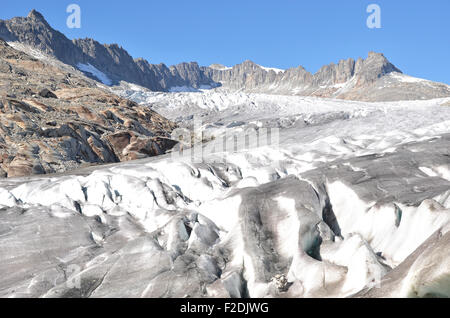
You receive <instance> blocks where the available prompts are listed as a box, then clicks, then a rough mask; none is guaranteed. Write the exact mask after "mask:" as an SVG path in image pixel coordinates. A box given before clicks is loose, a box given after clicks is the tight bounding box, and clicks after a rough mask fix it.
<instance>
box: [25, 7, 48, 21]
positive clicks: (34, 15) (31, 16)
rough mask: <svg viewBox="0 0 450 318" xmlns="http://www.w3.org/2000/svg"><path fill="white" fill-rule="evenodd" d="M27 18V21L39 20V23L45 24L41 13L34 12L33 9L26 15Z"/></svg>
mask: <svg viewBox="0 0 450 318" xmlns="http://www.w3.org/2000/svg"><path fill="white" fill-rule="evenodd" d="M27 18H29V19H34V20H39V21H42V22H45V23H47V20H45V18H44V16H43V15H42V13H40V12H39V11H37V10H35V9H32V10H31V11H30V13H28V16H27Z"/></svg>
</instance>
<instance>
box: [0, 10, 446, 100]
mask: <svg viewBox="0 0 450 318" xmlns="http://www.w3.org/2000/svg"><path fill="white" fill-rule="evenodd" d="M0 37H3V38H5V39H6V40H7V41H17V42H21V43H24V44H28V45H31V46H33V47H35V48H37V49H39V50H42V51H43V52H45V53H48V54H51V55H53V56H55V57H56V58H57V59H59V60H60V61H62V62H64V63H66V64H69V65H72V66H75V67H78V68H79V69H81V70H83V71H85V73H86V75H88V76H90V77H91V78H93V79H96V80H101V81H103V82H104V83H105V84H108V85H115V84H118V83H119V82H120V81H126V82H129V83H134V84H138V85H140V86H143V87H146V88H148V89H150V90H153V91H163V92H167V91H183V90H190V91H192V90H196V89H200V88H214V87H219V86H222V87H224V88H225V89H227V90H229V91H230V90H231V91H245V92H258V93H272V94H285V95H302V96H317V97H332V98H341V99H350V100H363V101H394V100H417V99H432V98H442V97H448V96H450V86H448V85H446V84H441V83H434V82H431V81H426V80H420V79H415V78H411V77H408V76H406V75H403V74H402V73H401V71H400V70H399V69H398V68H396V67H395V66H394V65H393V64H392V63H390V62H389V61H388V60H387V59H386V57H384V56H383V54H380V53H374V52H371V53H369V55H368V57H367V59H362V58H359V59H358V60H357V61H355V60H353V59H347V60H341V61H339V63H338V64H334V63H331V64H329V65H325V66H323V67H322V68H321V69H320V70H319V71H318V72H316V73H315V74H312V73H310V72H308V71H306V70H305V69H304V68H303V67H301V66H299V67H297V68H291V69H288V70H277V69H270V68H265V67H262V66H259V65H257V64H255V63H253V62H251V61H245V62H244V63H242V64H239V65H236V66H234V67H224V66H223V65H218V64H216V65H211V66H210V67H200V66H199V65H198V64H197V63H195V62H191V63H181V64H179V65H175V66H171V67H167V66H166V65H164V64H158V65H155V64H151V63H149V62H148V61H146V60H145V59H142V58H139V59H133V58H132V57H131V56H130V55H129V54H128V53H127V51H126V50H124V49H123V48H122V47H119V46H118V45H117V44H111V45H108V44H104V45H103V44H100V43H98V42H97V41H95V40H93V39H77V40H73V41H71V40H69V39H67V38H66V37H65V36H64V35H63V34H62V33H60V32H58V31H56V30H54V29H53V28H52V27H51V26H50V25H49V24H48V23H47V22H46V21H45V19H44V17H43V16H42V15H41V14H40V13H39V12H36V11H35V10H33V11H31V12H30V14H29V15H28V16H27V17H25V18H21V17H18V18H13V19H11V20H7V21H3V20H0ZM98 73H100V74H104V76H98ZM96 74H97V75H96ZM99 77H100V78H99ZM104 78H105V79H106V80H105V79H104Z"/></svg>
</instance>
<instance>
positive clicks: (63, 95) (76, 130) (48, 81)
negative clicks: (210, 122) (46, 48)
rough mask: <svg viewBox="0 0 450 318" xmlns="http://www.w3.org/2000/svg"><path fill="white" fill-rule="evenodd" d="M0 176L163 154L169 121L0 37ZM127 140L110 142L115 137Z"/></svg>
mask: <svg viewBox="0 0 450 318" xmlns="http://www.w3.org/2000/svg"><path fill="white" fill-rule="evenodd" d="M0 65H2V66H3V68H4V71H3V72H1V73H0V94H1V101H0V168H1V170H0V176H1V177H5V176H7V177H18V176H25V175H30V174H44V173H54V172H63V171H66V170H69V169H73V168H77V167H80V166H84V165H92V164H103V163H112V162H118V161H126V160H132V159H139V158H144V157H148V156H155V155H159V154H163V153H164V152H165V150H167V149H168V148H170V147H172V146H173V144H174V143H173V142H172V141H170V140H169V139H168V137H169V136H170V132H171V131H172V130H173V129H174V127H175V125H174V124H173V123H171V122H170V121H168V120H166V119H165V118H163V117H161V116H160V115H158V114H157V113H155V112H154V111H152V110H151V109H149V108H148V107H144V106H139V105H137V104H136V103H134V102H131V101H129V100H126V99H123V98H120V97H118V96H116V95H113V94H111V93H110V92H109V91H107V90H103V89H101V88H99V87H98V85H97V84H96V82H94V81H92V80H89V79H88V78H85V77H83V76H80V75H78V74H77V73H76V72H75V71H74V72H73V73H68V72H66V71H64V70H62V69H60V68H58V67H55V66H54V65H51V64H45V63H43V62H42V61H39V60H37V59H34V58H32V57H30V56H28V55H27V54H25V53H22V52H19V51H16V50H14V49H13V48H12V47H10V46H9V45H8V44H7V43H6V42H4V41H3V40H0ZM121 135H128V136H130V138H129V139H122V140H121V141H120V142H119V141H118V138H117V136H121Z"/></svg>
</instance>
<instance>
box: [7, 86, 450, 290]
mask: <svg viewBox="0 0 450 318" xmlns="http://www.w3.org/2000/svg"><path fill="white" fill-rule="evenodd" d="M111 90H113V91H115V92H116V93H119V94H120V95H122V96H124V97H127V98H130V99H134V100H135V101H137V102H140V103H142V104H145V105H148V106H149V107H151V108H153V109H155V110H157V111H158V112H160V113H162V114H163V115H165V116H167V117H168V118H171V119H173V120H177V121H178V123H179V124H180V125H184V126H185V127H190V125H191V122H192V121H193V120H194V118H196V117H197V118H201V120H202V129H203V131H204V133H205V134H209V135H211V136H214V138H211V141H209V143H214V142H219V143H221V142H223V141H224V140H225V139H226V138H229V137H228V136H229V133H230V132H232V133H234V134H240V133H243V132H244V131H245V130H246V129H254V130H259V129H262V128H265V127H269V128H277V129H279V132H280V133H279V142H278V144H277V145H276V147H274V146H272V145H263V146H261V147H257V148H253V149H242V148H239V147H237V149H234V148H233V149H229V150H228V151H226V152H219V153H206V154H205V155H204V157H203V158H202V161H201V162H192V161H191V160H190V157H185V156H183V155H181V156H174V154H173V153H168V154H166V155H163V156H160V157H154V158H148V159H143V160H138V161H132V162H126V163H120V164H113V165H107V166H103V167H88V168H84V169H80V170H77V171H73V172H70V173H66V174H60V175H50V176H32V177H26V178H15V179H3V180H0V221H1V222H0V246H2V247H1V249H0V271H1V272H2V273H4V274H3V275H1V276H0V297H48V298H52V297H94V298H96V297H233V298H235V297H237V298H246V297H256V298H260V297H430V296H431V297H432V296H439V297H449V296H450V289H449V286H450V285H449V281H450V263H449V260H450V252H449V249H448V243H449V242H450V241H449V240H450V178H449V176H450V108H449V107H446V106H443V105H445V104H446V103H448V102H449V101H450V98H446V99H445V98H444V99H435V100H429V101H401V102H391V103H366V102H354V101H343V100H333V99H319V98H313V97H296V96H281V95H279V96H276V95H264V94H250V93H239V92H237V93H236V92H235V93H229V92H225V91H222V90H217V89H216V90H208V91H203V92H202V91H200V92H176V93H155V92H150V91H147V90H145V89H142V88H140V87H138V86H136V85H125V84H123V85H122V86H121V87H113V88H111ZM225 141H226V140H225ZM207 146H208V144H206V145H203V147H207ZM175 151H178V150H177V149H175V150H174V152H175Z"/></svg>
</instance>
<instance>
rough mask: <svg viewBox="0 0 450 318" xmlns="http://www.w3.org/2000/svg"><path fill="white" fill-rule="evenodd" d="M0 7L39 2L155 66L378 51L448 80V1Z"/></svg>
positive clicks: (73, 32)
mask: <svg viewBox="0 0 450 318" xmlns="http://www.w3.org/2000/svg"><path fill="white" fill-rule="evenodd" d="M71 3H77V4H79V5H80V7H81V10H82V28H81V29H69V28H67V26H66V19H67V16H68V14H67V13H66V7H67V5H69V4H71ZM371 3H376V4H378V5H379V6H380V7H381V13H382V14H381V18H382V28H381V29H369V28H367V26H366V20H367V17H368V15H369V14H368V13H366V8H367V6H368V5H369V4H371ZM1 7H2V8H1V11H0V19H9V18H11V17H14V16H25V15H27V13H28V12H29V11H30V10H31V9H32V8H35V9H37V10H38V11H40V12H41V13H43V14H44V16H45V17H46V19H47V21H49V23H50V24H51V25H52V26H53V27H54V28H55V29H57V30H59V31H61V32H62V33H64V34H65V35H66V36H67V37H69V38H71V39H72V38H84V37H92V38H95V39H96V40H98V41H100V42H102V43H118V44H119V45H122V46H123V47H124V48H125V49H126V50H127V51H128V52H129V53H130V54H131V55H132V56H133V57H144V58H146V59H148V60H149V61H150V62H151V63H160V62H163V63H166V64H168V65H172V64H176V63H179V62H183V61H197V62H199V64H200V65H210V64H212V63H221V64H225V65H229V66H231V65H234V64H237V63H241V62H242V61H244V60H246V59H250V60H253V61H254V62H256V63H258V64H261V65H264V66H270V67H279V68H289V67H294V66H298V65H302V66H304V67H305V68H306V69H307V70H309V71H311V72H316V71H317V70H318V69H319V68H320V66H322V65H324V64H328V63H330V62H337V61H338V60H339V59H343V58H348V57H353V58H358V57H359V56H361V57H364V58H365V57H366V56H367V53H368V52H369V51H371V50H373V51H377V52H383V53H384V54H385V55H386V57H387V58H388V59H390V60H391V62H393V63H394V64H395V65H396V66H397V67H399V68H400V69H401V70H402V71H403V72H404V73H407V74H409V75H413V76H417V77H422V78H427V79H430V80H434V81H440V82H445V83H447V84H450V1H449V0H428V1H418V0H409V1H407V0H370V1H367V0H340V1H339V0H315V1H312V0H308V1H302V0H278V1H275V0H273V1H265V0H221V1H219V0H191V1H187V0H164V1H162V0H159V1H155V0H150V1H143V0H141V1H139V0H126V1H124V0H122V1H102V0H95V1H93V0H90V1H88V0H70V1H65V0H57V1H56V0H53V1H50V0H40V1H35V0H34V1H31V0H20V1H18V0H16V1H12V0H3V1H2V6H1Z"/></svg>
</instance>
